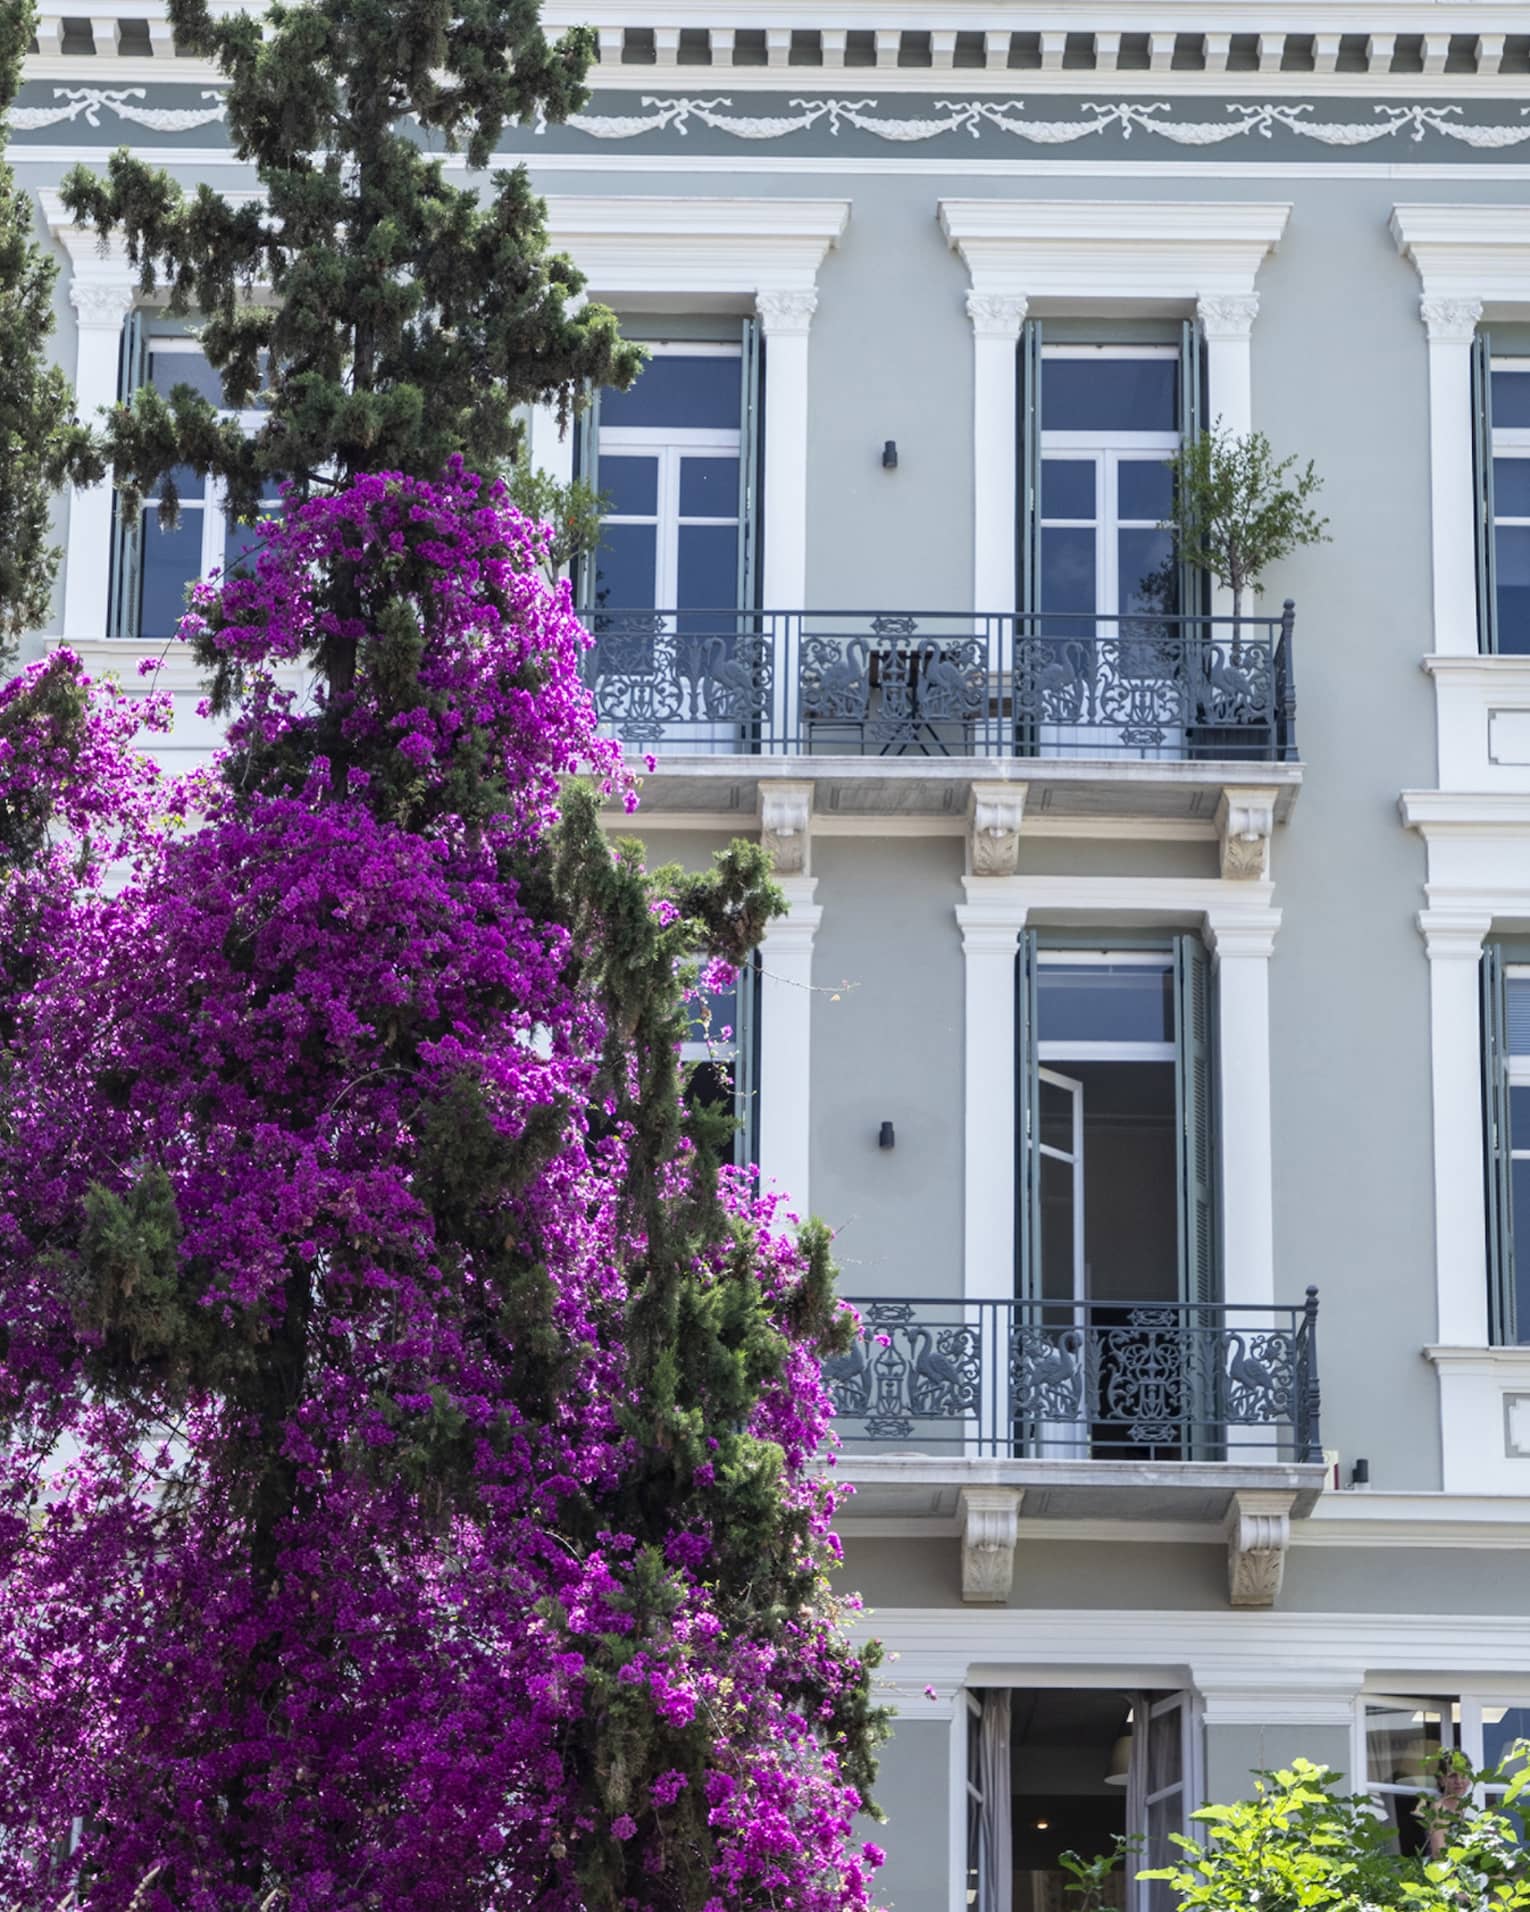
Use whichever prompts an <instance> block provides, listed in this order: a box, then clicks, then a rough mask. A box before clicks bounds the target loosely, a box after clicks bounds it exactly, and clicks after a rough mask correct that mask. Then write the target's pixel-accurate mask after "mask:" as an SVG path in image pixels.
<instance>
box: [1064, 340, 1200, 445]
mask: <svg viewBox="0 0 1530 1912" xmlns="http://www.w3.org/2000/svg"><path fill="white" fill-rule="evenodd" d="M1178 386H1179V364H1178V361H1177V360H1175V359H1171V358H1153V359H1138V358H1106V357H1103V356H1102V357H1100V358H1079V359H1076V358H1066V359H1059V358H1048V359H1043V360H1042V363H1041V428H1042V430H1043V431H1049V432H1172V431H1177V430H1178V429H1179V404H1178Z"/></svg>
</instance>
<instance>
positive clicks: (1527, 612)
mask: <svg viewBox="0 0 1530 1912" xmlns="http://www.w3.org/2000/svg"><path fill="white" fill-rule="evenodd" d="M1493 552H1494V556H1495V557H1496V559H1497V597H1498V648H1499V650H1501V651H1512V652H1514V653H1515V655H1517V656H1522V655H1523V654H1524V653H1526V652H1530V525H1523V524H1501V525H1499V526H1498V527H1497V528H1496V530H1495V531H1494V534H1493Z"/></svg>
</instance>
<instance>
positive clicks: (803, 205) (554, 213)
mask: <svg viewBox="0 0 1530 1912" xmlns="http://www.w3.org/2000/svg"><path fill="white" fill-rule="evenodd" d="M849 218H850V202H849V200H847V199H777V198H760V199H742V198H739V199H732V198H730V199H704V198H698V197H696V196H694V195H691V194H686V195H683V196H679V195H677V196H676V197H674V198H658V197H653V198H638V197H632V198H627V197H621V198H617V197H615V196H608V195H605V194H593V193H592V194H589V195H580V194H572V193H570V194H561V193H560V194H556V195H552V196H550V197H549V198H548V200H547V234H548V240H549V243H550V244H551V245H552V246H553V247H554V248H555V249H556V250H557V251H560V252H568V253H570V254H571V255H572V256H573V258H574V261H575V263H576V264H577V265H578V266H579V269H580V270H581V271H582V272H583V273H584V275H585V277H586V278H587V279H588V281H589V288H590V291H591V292H592V293H594V294H596V295H597V296H604V295H620V294H623V293H642V294H653V293H659V294H663V293H670V292H673V293H677V294H687V293H689V294H694V293H716V294H723V295H729V296H735V297H752V296H753V295H755V294H756V293H759V292H773V291H781V292H809V291H811V290H812V288H813V286H814V284H815V282H816V280H817V276H818V268H819V266H820V265H821V264H822V263H823V259H824V255H825V254H826V253H827V252H828V251H829V249H830V247H832V246H835V245H837V244H838V243H839V239H840V236H841V234H842V233H843V232H844V230H845V226H846V224H847V222H848V220H849Z"/></svg>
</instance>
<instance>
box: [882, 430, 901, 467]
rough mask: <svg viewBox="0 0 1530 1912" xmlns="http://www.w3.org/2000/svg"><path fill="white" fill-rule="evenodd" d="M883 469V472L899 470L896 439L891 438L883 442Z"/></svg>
mask: <svg viewBox="0 0 1530 1912" xmlns="http://www.w3.org/2000/svg"><path fill="white" fill-rule="evenodd" d="M882 469H883V471H896V470H897V469H898V441H897V439H896V438H889V439H886V440H884V441H883V445H882Z"/></svg>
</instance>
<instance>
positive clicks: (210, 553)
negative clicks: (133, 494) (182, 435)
mask: <svg viewBox="0 0 1530 1912" xmlns="http://www.w3.org/2000/svg"><path fill="white" fill-rule="evenodd" d="M140 380H141V381H142V382H145V383H147V384H149V385H152V386H153V388H154V389H155V391H157V392H160V393H163V394H164V396H165V397H167V398H168V397H169V395H170V393H171V392H172V391H174V389H175V387H176V386H177V385H189V386H191V387H192V389H193V390H194V391H196V392H198V393H200V395H201V396H202V397H204V398H206V399H208V400H209V401H210V402H211V403H212V404H214V405H217V406H218V407H219V408H220V412H221V415H222V416H223V417H225V418H237V419H238V420H239V422H240V423H241V424H242V425H243V426H244V427H245V429H246V430H250V431H253V430H254V429H255V427H256V425H258V424H259V422H260V413H259V411H257V410H251V411H248V412H231V411H229V410H227V409H226V408H224V407H223V404H222V400H223V387H222V384H221V382H220V380H219V377H218V374H217V373H216V372H215V371H214V369H213V368H212V366H211V365H209V364H208V362H207V359H206V357H205V356H204V355H203V352H202V348H201V346H200V345H199V344H198V343H197V341H196V340H195V339H193V338H184V337H163V338H161V337H154V336H150V337H149V338H148V339H147V341H146V342H145V343H144V346H143V348H142V350H141V352H140V354H139V357H138V365H137V367H136V368H125V378H124V384H125V386H126V387H127V389H129V390H131V389H135V388H136V386H137V384H138V383H139V382H140ZM174 482H175V489H176V492H177V494H178V496H179V500H180V510H179V515H178V519H177V522H176V523H175V524H174V525H173V526H172V525H170V524H169V523H168V522H167V521H165V520H163V519H162V518H161V515H160V510H159V506H158V504H157V503H156V502H154V501H153V500H150V502H149V503H148V504H147V505H146V506H145V508H144V512H143V516H142V520H141V522H140V524H139V526H138V527H137V528H136V533H135V535H134V536H132V537H131V538H129V537H125V536H124V537H119V538H118V540H117V545H116V550H115V552H114V555H113V563H114V566H115V567H116V571H117V575H116V576H115V577H114V578H113V593H112V595H113V602H114V605H115V611H114V617H113V634H114V635H115V636H118V637H131V638H135V639H143V640H145V641H148V642H155V641H158V640H160V639H163V638H168V637H172V636H173V635H174V633H175V627H176V625H177V623H178V622H179V621H180V618H181V616H182V614H183V613H184V611H185V609H186V592H187V589H188V587H189V586H190V585H191V584H192V583H194V582H195V580H196V579H198V578H203V577H207V576H209V575H210V574H211V573H212V572H214V571H228V570H231V569H232V568H233V567H234V566H235V565H237V564H238V563H239V561H240V559H241V558H243V557H244V556H246V555H247V553H249V552H250V551H251V550H252V549H253V548H255V547H256V546H257V545H258V544H259V542H260V537H261V533H260V531H259V528H258V525H238V524H234V523H233V522H232V521H231V520H230V519H229V516H228V513H227V511H226V509H225V507H224V500H223V493H222V487H221V486H220V485H219V483H218V481H217V480H216V479H214V478H211V477H207V478H199V477H198V476H197V474H196V473H195V472H194V471H193V470H191V468H190V467H189V466H182V467H180V468H179V469H177V471H176V472H175V473H174ZM159 489H160V491H163V486H161V487H160V488H159ZM157 496H158V493H156V497H157ZM280 504H281V499H280V496H279V494H278V492H277V491H276V488H275V485H274V484H273V485H272V486H271V489H270V491H269V493H268V495H267V496H266V497H264V498H262V499H261V501H260V507H261V510H262V512H268V511H271V512H274V511H276V510H278V509H279V508H280Z"/></svg>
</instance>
